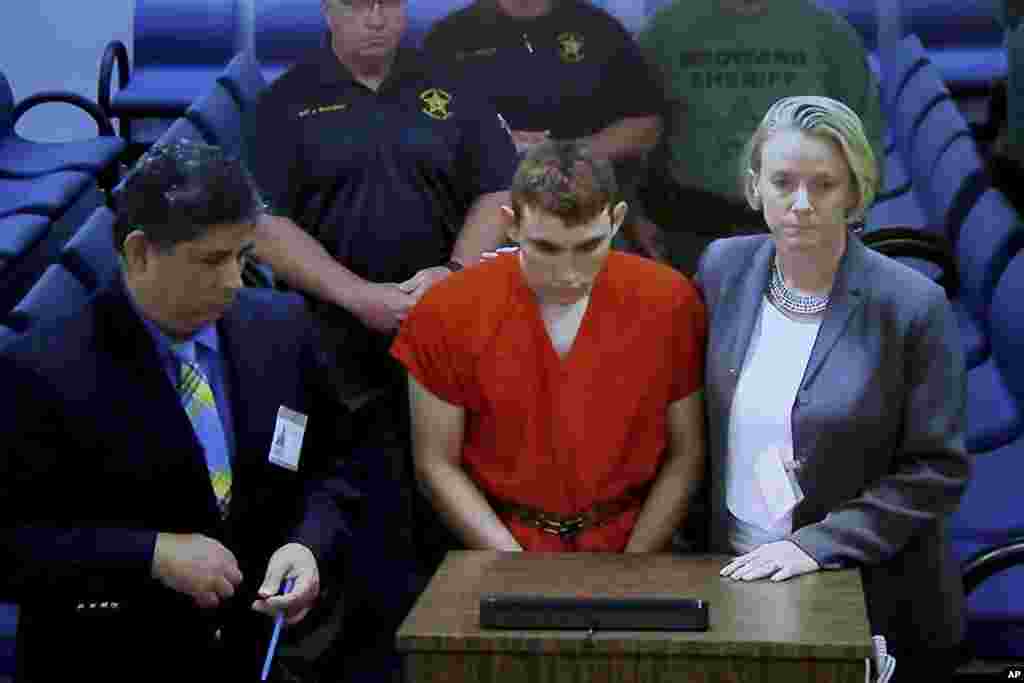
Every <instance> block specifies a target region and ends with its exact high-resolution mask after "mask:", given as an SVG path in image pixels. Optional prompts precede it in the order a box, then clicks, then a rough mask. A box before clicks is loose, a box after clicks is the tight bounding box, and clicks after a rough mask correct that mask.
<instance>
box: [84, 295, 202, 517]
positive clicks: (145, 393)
mask: <svg viewBox="0 0 1024 683" xmlns="http://www.w3.org/2000/svg"><path fill="white" fill-rule="evenodd" d="M129 296H130V295H129V293H128V291H127V290H126V289H125V285H124V282H123V281H122V280H121V278H120V276H118V277H116V278H115V279H114V281H113V282H112V283H111V284H110V286H109V287H108V288H107V289H105V290H103V291H102V292H101V293H100V294H98V295H97V298H96V304H95V305H96V314H97V342H98V344H99V346H100V348H101V349H104V350H106V352H107V353H109V354H110V356H111V358H112V359H113V361H114V362H115V363H116V364H117V365H118V366H120V367H122V368H124V369H125V374H126V376H127V377H128V378H129V379H128V381H129V382H130V385H131V386H132V387H133V388H134V389H135V391H136V393H137V396H133V397H132V399H131V400H132V401H136V400H137V401H138V402H139V404H140V405H145V406H146V411H147V412H149V413H151V414H153V415H160V416H161V420H164V423H163V424H162V425H161V429H160V433H159V435H157V437H156V438H158V439H159V441H160V448H159V449H158V451H159V452H160V453H161V454H163V455H162V456H161V457H168V455H169V454H180V457H181V459H182V460H183V461H184V462H185V463H186V465H187V466H188V467H190V468H191V469H192V470H193V472H194V473H195V476H192V477H190V479H192V480H195V481H196V482H197V483H198V482H201V483H202V484H203V485H201V486H198V487H197V489H196V491H197V492H201V493H197V495H199V496H200V497H201V498H202V499H203V500H205V501H206V505H207V508H208V513H209V516H210V518H211V519H214V520H216V519H218V517H219V513H218V512H217V501H216V498H215V497H214V494H213V488H212V487H211V486H210V483H209V482H210V475H209V470H208V468H207V465H206V456H205V455H204V453H203V449H202V446H201V445H200V444H199V440H198V438H196V435H195V431H194V429H193V428H192V423H191V422H190V421H189V419H188V416H187V415H186V414H185V411H184V410H183V409H182V407H181V401H180V399H179V398H178V394H177V392H176V391H175V390H174V387H173V386H172V385H171V383H170V382H169V381H168V380H167V376H166V374H165V372H164V367H163V365H162V361H161V360H160V356H159V354H157V351H156V345H155V344H154V342H153V338H152V337H151V336H150V334H149V332H148V331H147V330H146V328H145V326H144V325H143V323H142V320H141V319H140V318H139V316H138V314H137V313H136V311H135V309H134V307H133V306H132V304H131V302H130V300H129V299H128V297H129ZM145 456H146V454H142V456H141V457H145ZM168 464H170V463H168ZM183 497H184V496H183Z"/></svg>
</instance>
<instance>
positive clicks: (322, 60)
mask: <svg viewBox="0 0 1024 683" xmlns="http://www.w3.org/2000/svg"><path fill="white" fill-rule="evenodd" d="M323 12H324V16H325V18H326V20H327V24H328V27H329V40H328V41H327V42H326V43H325V45H324V46H323V47H322V48H320V49H318V50H317V51H316V52H315V53H313V54H311V55H309V57H308V58H307V59H306V60H305V61H302V62H300V63H299V64H297V65H295V66H294V67H292V68H291V69H290V70H289V71H288V72H286V73H285V74H284V75H282V76H281V77H280V78H279V79H278V80H277V81H275V82H274V83H273V84H272V85H271V86H270V88H269V89H268V90H267V91H266V92H265V93H264V95H263V96H262V98H261V99H260V101H259V102H258V104H257V106H256V107H255V109H254V111H253V114H252V118H251V120H249V121H248V122H247V132H246V150H247V151H246V157H247V162H248V163H249V166H250V168H251V171H252V173H253V175H254V176H255V178H256V181H257V183H258V184H259V185H260V186H261V189H262V191H263V192H264V193H265V199H266V200H267V201H268V203H269V204H270V205H271V213H273V214H274V215H273V216H271V217H269V218H267V219H265V220H264V221H263V222H262V224H261V225H260V226H259V229H258V233H257V238H256V249H255V251H256V255H257V256H258V257H259V258H260V259H261V260H263V261H265V262H266V263H268V264H269V265H270V266H271V267H272V268H273V269H274V271H275V274H276V275H277V276H279V277H280V278H281V279H282V280H283V281H284V282H285V283H286V284H287V285H289V286H290V287H292V288H294V289H297V290H300V291H302V292H304V293H305V294H307V295H308V297H309V298H310V300H311V303H312V304H313V306H314V308H315V309H316V310H317V312H318V313H319V318H320V319H321V321H322V323H323V324H322V330H323V332H322V342H323V349H324V353H325V354H327V355H328V356H329V359H328V360H329V361H330V362H329V363H328V365H329V366H330V367H332V368H333V377H332V380H333V384H334V386H335V388H336V390H337V392H338V394H339V396H340V398H341V399H342V400H344V401H345V402H346V403H347V404H348V405H349V407H350V408H352V409H353V410H354V411H355V418H356V420H355V421H356V423H357V424H358V425H360V426H361V427H362V429H363V432H364V433H363V438H364V443H365V447H364V448H363V449H361V451H360V452H361V453H362V455H361V456H358V455H357V456H356V457H357V458H359V457H361V458H362V460H363V464H364V465H365V467H363V468H362V469H363V472H364V475H365V480H363V481H359V482H358V484H359V486H360V488H362V489H364V490H365V492H366V493H367V496H366V507H365V508H364V510H365V514H364V518H365V519H366V526H365V527H364V528H363V529H362V537H361V538H360V537H359V534H360V531H359V530H357V538H355V539H354V540H353V545H354V546H355V547H359V548H360V550H359V552H358V553H354V554H353V555H354V556H356V555H358V556H359V557H358V558H354V559H356V560H357V561H360V560H361V561H364V562H366V563H368V564H369V565H370V566H368V567H365V568H360V569H358V570H357V574H358V575H366V574H363V573H362V572H363V571H366V572H368V574H369V575H370V576H371V578H372V580H374V581H376V583H375V584H374V585H371V586H369V587H367V588H366V590H364V591H361V592H358V591H349V592H347V594H346V599H355V598H358V597H368V598H369V599H372V600H373V601H374V604H373V608H374V612H376V613H377V614H379V615H384V617H383V622H382V624H381V632H382V633H384V632H386V631H387V629H388V628H391V631H390V632H387V633H386V636H387V639H388V641H389V642H390V639H391V638H390V637H391V635H392V634H393V628H392V626H397V621H398V620H399V619H400V618H401V617H402V616H404V610H405V609H407V607H408V602H409V600H411V597H412V594H414V593H415V589H416V588H417V587H418V584H417V583H416V580H415V578H410V576H409V575H408V573H407V572H406V570H407V569H409V568H410V566H409V564H410V557H409V555H408V553H409V548H410V547H412V545H413V544H412V542H411V541H412V540H413V539H412V538H411V536H412V534H411V533H410V531H409V527H410V524H411V520H410V517H411V515H410V514H409V512H408V509H409V495H410V494H409V489H410V486H409V482H410V481H411V476H410V473H409V471H408V464H409V458H408V414H407V411H408V404H407V398H406V387H405V381H404V374H403V373H402V372H401V370H400V368H399V366H398V365H397V363H396V362H394V361H393V360H391V358H390V357H389V356H388V354H387V349H388V346H389V344H390V340H391V337H392V334H393V332H394V331H395V330H396V328H397V327H398V325H399V324H400V322H401V321H402V319H403V318H404V317H405V315H406V313H407V311H408V310H409V309H410V307H411V306H412V305H413V304H414V303H415V302H416V301H417V300H418V299H419V298H420V296H422V294H423V293H424V292H425V291H426V290H427V289H428V288H429V287H430V286H431V285H432V284H433V283H435V282H437V281H439V280H440V279H442V278H444V277H446V276H447V275H448V274H450V272H451V271H452V270H456V269H459V268H461V267H463V266H465V265H469V264H471V263H474V262H476V261H477V260H479V258H480V255H481V253H482V252H485V251H490V250H493V249H494V248H495V247H497V246H498V245H499V244H500V243H501V242H502V240H503V238H504V233H505V220H506V219H504V214H503V212H502V211H501V209H500V206H501V204H503V203H505V204H507V203H508V202H509V200H508V195H507V188H508V186H509V184H510V183H511V179H512V175H513V173H514V172H515V165H516V153H515V146H514V144H513V142H512V138H511V134H510V131H509V130H508V128H507V127H506V126H504V125H503V123H502V122H501V120H500V119H499V117H498V115H497V113H496V111H495V110H494V108H493V107H492V106H491V105H490V104H489V103H488V102H487V101H486V100H485V99H483V98H478V97H477V96H476V95H475V94H474V93H473V92H472V91H470V90H467V89H465V88H459V87H457V86H456V85H455V84H454V79H453V78H451V77H449V76H447V75H446V73H445V71H444V70H441V69H437V68H434V67H432V66H430V65H429V64H428V63H427V61H426V59H425V57H424V56H423V55H421V54H420V53H418V52H415V51H411V50H407V49H405V48H399V47H398V45H399V42H400V40H401V37H402V33H403V31H404V29H405V26H406V4H405V0H324V2H323ZM357 469H358V468H357ZM400 491H401V493H400ZM403 535H404V538H403ZM407 588H409V590H406V589H407ZM389 622H391V623H389ZM350 636H351V634H349V635H347V636H346V642H349V641H350Z"/></svg>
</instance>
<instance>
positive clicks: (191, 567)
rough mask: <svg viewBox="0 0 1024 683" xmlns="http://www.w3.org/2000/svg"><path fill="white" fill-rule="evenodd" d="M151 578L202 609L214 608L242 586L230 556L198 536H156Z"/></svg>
mask: <svg viewBox="0 0 1024 683" xmlns="http://www.w3.org/2000/svg"><path fill="white" fill-rule="evenodd" d="M152 575H153V578H155V579H157V580H159V581H160V582H161V583H163V584H164V585H165V586H167V587H168V588H171V589H172V590H176V591H178V592H179V593H184V594H185V595H188V596H191V598H192V600H194V601H195V603H196V605H198V606H199V607H203V608H210V607H217V606H218V605H220V603H221V601H222V600H226V599H228V598H230V597H231V596H232V595H234V594H235V588H236V587H237V586H238V585H239V584H240V583H242V572H241V570H239V568H238V561H237V560H236V559H235V556H234V554H232V552H231V551H230V550H228V549H227V548H225V547H224V546H223V545H221V543H220V542H219V541H216V540H214V539H212V538H209V537H208V536H203V535H202V534H170V533H159V534H157V537H156V548H155V549H154V551H153V566H152Z"/></svg>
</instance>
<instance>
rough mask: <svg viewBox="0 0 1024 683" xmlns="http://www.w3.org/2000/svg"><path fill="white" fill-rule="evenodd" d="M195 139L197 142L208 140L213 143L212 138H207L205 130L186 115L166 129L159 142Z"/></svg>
mask: <svg viewBox="0 0 1024 683" xmlns="http://www.w3.org/2000/svg"><path fill="white" fill-rule="evenodd" d="M183 139H184V140H194V141H196V142H206V143H208V144H212V142H213V141H212V140H210V139H207V137H206V136H205V135H204V134H203V131H201V130H199V129H198V128H196V124H194V123H192V122H191V121H189V120H188V119H186V118H185V117H181V118H180V119H176V120H175V121H174V123H172V124H171V127H170V128H168V129H167V130H166V131H164V134H163V135H161V136H160V139H159V140H157V142H159V143H165V142H172V141H174V140H183Z"/></svg>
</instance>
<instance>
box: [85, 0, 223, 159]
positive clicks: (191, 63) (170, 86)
mask: <svg viewBox="0 0 1024 683" xmlns="http://www.w3.org/2000/svg"><path fill="white" fill-rule="evenodd" d="M240 16H241V13H240V12H239V7H238V0H136V1H135V21H134V24H133V44H134V63H130V62H129V60H128V50H127V49H126V48H125V46H124V44H122V43H121V42H119V41H112V42H110V43H109V44H108V45H107V48H106V51H105V52H104V54H103V59H102V61H101V63H100V73H99V84H98V95H97V100H98V101H99V104H100V108H101V109H102V110H103V111H104V113H105V114H106V115H107V116H109V117H110V118H112V119H117V120H118V121H119V122H120V124H121V136H122V137H124V138H125V139H126V140H129V141H132V140H134V139H135V138H134V136H133V133H132V124H133V122H134V121H136V120H138V119H144V118H160V119H174V118H176V117H178V116H181V115H182V114H184V113H185V110H186V109H187V108H188V106H189V104H191V103H192V101H193V100H195V99H196V98H197V97H199V96H200V95H201V94H202V93H203V91H205V90H206V88H208V87H209V86H210V84H212V83H213V82H214V80H215V79H216V78H217V75H218V74H219V73H220V72H221V70H222V69H223V68H224V65H225V64H227V63H228V60H230V59H231V57H232V55H234V53H235V51H236V50H237V47H238V46H237V44H236V43H237V38H238V36H239V35H240V33H241V31H240V29H239V21H240ZM115 69H116V70H117V90H116V91H114V90H113V83H112V81H113V79H114V70H115ZM143 142H151V140H150V141H143Z"/></svg>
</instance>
